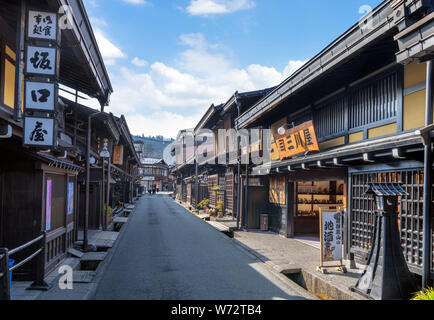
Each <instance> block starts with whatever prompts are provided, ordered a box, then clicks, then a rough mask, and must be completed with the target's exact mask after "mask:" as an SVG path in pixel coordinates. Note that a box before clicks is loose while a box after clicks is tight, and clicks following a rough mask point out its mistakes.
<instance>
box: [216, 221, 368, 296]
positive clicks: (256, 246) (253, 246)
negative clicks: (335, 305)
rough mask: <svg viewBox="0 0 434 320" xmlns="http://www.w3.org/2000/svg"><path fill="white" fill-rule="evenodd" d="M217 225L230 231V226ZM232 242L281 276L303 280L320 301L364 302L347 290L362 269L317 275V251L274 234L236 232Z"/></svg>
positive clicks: (360, 267)
mask: <svg viewBox="0 0 434 320" xmlns="http://www.w3.org/2000/svg"><path fill="white" fill-rule="evenodd" d="M219 223H221V224H223V225H227V226H228V227H232V224H233V222H229V223H225V222H224V221H222V220H220V221H219ZM233 240H234V242H235V243H237V244H239V245H240V246H241V247H243V248H244V249H246V250H247V251H249V252H250V253H251V254H253V255H255V256H256V257H258V258H259V259H260V260H262V261H263V262H264V263H266V264H268V265H269V266H270V267H272V268H274V269H275V270H276V271H278V272H280V273H283V274H291V273H292V274H298V276H297V277H298V278H299V280H298V281H297V282H300V277H301V276H302V278H303V280H302V281H301V282H304V283H303V286H304V287H306V288H307V289H308V291H310V292H311V293H313V294H315V295H317V296H318V297H320V298H322V299H333V300H365V298H364V297H362V296H360V295H358V294H357V293H354V292H351V291H350V290H349V287H350V286H353V285H355V284H356V283H357V280H358V279H359V277H360V275H361V273H362V271H363V267H362V266H358V269H352V270H351V269H349V262H347V263H346V265H347V269H348V272H347V273H346V274H343V273H341V272H338V271H337V270H336V268H330V269H328V272H329V274H322V273H320V272H318V271H317V267H318V265H319V263H320V261H319V260H320V251H319V249H318V248H315V247H313V246H311V245H308V244H306V243H303V242H301V241H298V240H295V239H288V238H285V237H282V236H280V235H278V234H276V233H273V232H260V231H249V232H244V231H235V232H234V239H233Z"/></svg>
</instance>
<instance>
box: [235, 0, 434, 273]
mask: <svg viewBox="0 0 434 320" xmlns="http://www.w3.org/2000/svg"><path fill="white" fill-rule="evenodd" d="M428 7H429V6H428ZM428 7H426V6H423V5H421V3H417V5H415V7H413V8H412V9H411V10H410V9H408V12H413V13H412V14H413V18H414V17H419V18H418V19H420V17H423V16H424V15H425V14H426V12H430V11H429V10H431V9H429V8H428ZM396 8H397V7H395V3H394V2H392V1H385V2H383V3H382V4H381V5H380V6H379V7H378V8H376V10H375V12H374V14H376V15H378V17H381V16H382V15H384V16H391V15H390V14H391V13H393V12H394V10H397V9H396ZM406 10H407V9H406ZM427 10H428V11H427ZM408 14H409V15H410V13H408ZM407 18H408V17H405V18H403V20H402V21H400V22H396V23H395V24H393V23H392V24H391V25H390V24H389V30H388V31H385V29H381V27H380V26H381V25H382V24H381V23H382V22H381V21H382V20H381V19H380V18H379V19H378V21H376V23H375V24H374V29H373V32H372V38H371V39H370V41H366V42H365V43H364V44H363V45H360V46H358V47H357V46H355V47H354V49H348V48H349V44H350V43H352V42H354V43H357V41H358V39H359V38H360V37H362V36H361V33H362V30H361V29H360V26H358V25H355V26H354V27H353V28H351V29H350V30H348V31H347V32H346V33H345V34H344V35H342V36H341V37H340V38H339V39H338V40H336V41H335V42H333V43H332V44H331V45H329V46H328V47H327V48H325V49H324V50H323V51H321V53H319V54H318V55H317V56H316V57H315V58H313V59H312V60H311V61H309V62H308V63H307V64H306V65H305V66H303V67H302V68H301V69H300V70H299V71H297V72H296V73H295V74H293V75H292V76H291V77H289V78H288V79H286V80H285V81H284V82H283V83H282V84H281V85H279V86H278V87H277V88H276V89H275V90H274V91H272V92H271V93H269V94H268V95H267V96H266V97H264V98H263V99H262V100H261V101H259V102H258V103H256V104H255V105H254V106H252V108H251V109H250V110H248V111H246V112H244V113H242V114H241V115H240V116H239V117H238V118H237V119H236V124H237V128H239V129H252V128H262V129H270V130H271V136H272V145H271V155H270V156H271V159H272V163H271V169H270V168H268V169H267V168H266V167H264V168H261V166H259V167H258V168H256V169H259V170H260V171H262V172H267V174H268V177H269V193H268V195H267V197H266V198H267V200H268V201H269V207H268V210H269V212H268V213H269V214H270V228H271V229H272V230H273V231H276V232H279V233H281V234H282V235H285V236H288V237H294V236H297V234H303V230H305V229H307V230H309V231H310V232H311V233H313V234H317V233H318V230H316V228H317V227H318V221H317V218H316V216H315V211H317V209H318V208H319V207H320V206H321V205H323V204H324V205H330V204H331V203H333V204H332V205H334V206H335V207H336V208H338V207H342V208H343V209H344V210H345V217H344V221H345V253H346V255H347V257H348V258H351V254H354V255H355V259H356V261H358V262H360V263H364V262H366V259H367V256H368V253H369V249H370V247H371V237H372V230H373V221H374V220H373V217H374V207H373V202H372V201H371V200H369V198H368V197H367V196H365V191H366V190H367V188H368V186H369V183H370V182H399V183H401V184H402V185H403V187H404V188H405V189H406V191H407V192H408V193H409V196H406V197H402V198H401V200H400V206H399V227H400V232H401V241H402V243H401V244H402V248H403V252H404V255H405V257H406V259H407V262H408V264H409V267H410V269H411V270H412V271H413V272H414V273H418V274H422V268H423V266H422V254H423V225H426V224H427V223H428V225H431V230H432V221H428V222H427V221H424V218H423V216H424V213H423V201H424V199H423V195H424V158H423V145H422V140H421V136H420V134H418V133H417V130H418V129H420V128H421V127H423V126H424V125H425V121H426V117H425V107H426V88H427V84H426V79H427V72H426V70H427V63H426V62H425V61H424V59H419V57H418V58H417V59H416V60H415V59H413V60H412V59H406V60H405V61H404V60H403V61H404V62H402V63H400V62H399V61H398V60H397V53H398V52H403V51H400V50H402V43H398V42H399V41H398V42H397V39H398V38H400V35H401V34H404V35H402V37H405V35H406V34H405V32H404V31H403V30H405V28H407V27H408V26H409V25H411V24H412V23H414V21H412V22H410V21H409V20H407ZM432 19H433V18H426V19H424V20H423V21H422V22H423V23H425V24H428V23H432V21H431V20H432ZM416 20H417V19H416ZM403 21H405V22H403ZM422 22H421V24H422ZM389 23H390V21H389ZM400 32H401V33H400ZM398 33H399V35H397V34H398ZM358 37H359V38H358ZM344 43H345V45H344V46H343V44H344ZM411 43H414V42H411ZM344 47H346V48H347V50H349V51H348V52H346V54H348V55H346V57H345V58H336V57H338V56H339V54H338V53H339V52H341V51H342V50H344ZM427 51H429V50H427ZM331 52H333V54H331ZM350 52H351V53H350ZM398 56H399V54H398ZM418 59H419V60H418ZM427 59H428V58H427ZM326 65H327V67H326V68H324V66H326ZM321 66H323V67H321ZM428 85H432V84H428ZM308 121H313V124H314V127H315V132H316V136H317V138H318V142H319V149H320V150H319V151H318V152H309V153H306V154H300V155H296V156H294V157H291V158H280V156H279V153H278V152H277V151H278V148H277V145H276V141H275V138H276V137H277V136H278V134H277V131H278V129H279V128H280V127H284V128H291V127H297V126H299V125H301V124H303V123H306V122H308ZM431 121H432V119H431ZM261 169H262V170H261ZM259 170H258V172H259ZM309 183H310V186H311V189H310V190H311V191H310V195H309V197H306V196H300V195H299V194H300V192H299V191H298V188H300V185H309ZM321 183H323V184H326V185H327V186H328V187H327V186H326V187H324V186H321ZM315 185H317V187H316V188H317V190H315ZM340 186H343V188H342V190H340V189H339V188H340ZM318 188H319V190H318ZM338 189H339V190H338ZM305 192H306V191H305ZM248 197H249V195H248ZM431 203H433V202H432V199H431ZM307 207H310V208H311V209H310V210H311V212H310V215H306V216H302V215H300V213H301V211H305V210H306V209H300V208H307ZM315 208H316V209H315ZM309 220H311V222H309ZM309 226H312V227H311V228H309ZM431 232H432V231H431ZM429 237H431V243H430V246H432V242H433V241H432V239H433V236H432V235H429ZM431 251H432V248H431ZM432 256H434V251H432ZM430 264H431V265H430V266H429V267H430V268H431V272H432V273H433V261H431V263H430Z"/></svg>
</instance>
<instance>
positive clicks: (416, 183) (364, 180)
mask: <svg viewBox="0 0 434 320" xmlns="http://www.w3.org/2000/svg"><path fill="white" fill-rule="evenodd" d="M423 179H424V174H423V171H422V170H420V169H413V170H402V171H387V172H380V173H360V174H352V175H351V238H350V239H351V247H352V248H356V249H362V250H363V249H365V250H368V249H370V248H371V239H372V233H373V230H374V218H375V214H374V201H373V200H370V199H369V197H366V196H364V194H365V192H366V190H367V189H368V187H369V183H372V182H398V183H401V184H402V185H403V187H404V189H405V190H406V191H407V193H408V194H409V196H404V197H401V199H400V202H399V207H398V213H399V220H398V225H399V229H400V234H401V245H402V248H403V252H404V256H405V257H406V259H407V262H408V263H410V264H412V265H414V266H416V267H421V266H422V250H423ZM433 261H434V254H433Z"/></svg>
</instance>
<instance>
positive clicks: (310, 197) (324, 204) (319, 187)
mask: <svg viewBox="0 0 434 320" xmlns="http://www.w3.org/2000/svg"><path fill="white" fill-rule="evenodd" d="M344 188H345V182H344V181H343V180H336V181H306V182H296V183H295V193H296V208H297V209H296V212H295V217H294V234H295V237H296V238H298V239H300V240H304V241H306V242H307V243H308V244H311V245H313V246H318V247H319V238H320V234H319V233H320V228H319V213H320V209H338V208H339V207H340V208H343V206H344Z"/></svg>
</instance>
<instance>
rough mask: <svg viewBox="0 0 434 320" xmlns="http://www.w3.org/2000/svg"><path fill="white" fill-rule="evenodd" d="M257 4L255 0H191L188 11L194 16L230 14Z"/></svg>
mask: <svg viewBox="0 0 434 320" xmlns="http://www.w3.org/2000/svg"><path fill="white" fill-rule="evenodd" d="M255 6H256V4H255V2H254V1H253V0H191V1H190V4H189V6H188V7H187V12H188V13H189V14H191V15H193V16H209V15H216V14H228V13H233V12H236V11H240V10H247V9H252V8H254V7H255Z"/></svg>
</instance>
